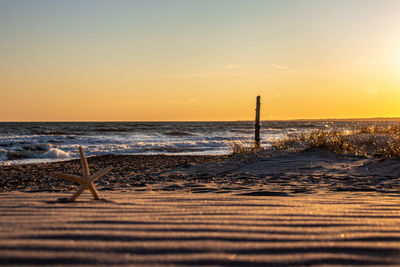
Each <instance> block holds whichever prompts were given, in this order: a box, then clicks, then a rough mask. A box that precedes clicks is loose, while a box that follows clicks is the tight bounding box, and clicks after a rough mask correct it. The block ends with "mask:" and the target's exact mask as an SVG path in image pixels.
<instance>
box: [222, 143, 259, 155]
mask: <svg viewBox="0 0 400 267" xmlns="http://www.w3.org/2000/svg"><path fill="white" fill-rule="evenodd" d="M229 150H230V154H231V155H245V154H257V153H258V152H260V151H261V150H263V149H262V148H261V147H257V146H255V144H254V142H251V141H249V142H241V141H233V142H231V143H229Z"/></svg>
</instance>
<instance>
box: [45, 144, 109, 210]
mask: <svg viewBox="0 0 400 267" xmlns="http://www.w3.org/2000/svg"><path fill="white" fill-rule="evenodd" d="M79 155H80V159H81V166H82V174H83V176H76V175H71V174H64V173H60V172H55V173H53V174H54V176H56V177H58V178H62V179H65V180H68V181H72V182H77V183H79V184H80V187H79V189H78V191H76V192H75V193H74V194H73V195H72V196H71V197H69V198H67V201H69V202H72V201H74V200H76V199H77V198H78V197H79V196H80V195H81V194H82V193H83V191H85V190H86V189H89V191H90V192H91V193H92V195H93V197H94V199H96V200H99V199H100V196H99V192H98V191H97V189H96V187H95V186H94V182H95V181H96V180H98V179H99V178H100V177H102V176H104V175H105V174H106V173H108V172H109V171H110V170H111V169H112V168H111V167H108V168H104V169H102V170H100V171H98V172H96V173H95V174H93V175H90V171H89V165H88V162H87V159H86V156H85V153H83V149H82V147H81V146H80V147H79Z"/></svg>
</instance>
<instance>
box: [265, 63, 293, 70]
mask: <svg viewBox="0 0 400 267" xmlns="http://www.w3.org/2000/svg"><path fill="white" fill-rule="evenodd" d="M269 66H270V67H273V68H275V69H279V70H288V69H290V68H289V67H288V66H284V65H280V64H269Z"/></svg>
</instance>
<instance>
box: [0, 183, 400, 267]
mask: <svg viewBox="0 0 400 267" xmlns="http://www.w3.org/2000/svg"><path fill="white" fill-rule="evenodd" d="M186 189H187V188H185V189H176V190H174V191H170V192H169V191H157V190H154V191H147V190H146V191H125V192H121V191H113V192H110V191H105V192H102V195H103V197H104V198H105V200H102V201H93V200H91V199H90V195H89V194H88V193H87V192H86V193H85V194H84V195H83V197H82V199H80V201H78V202H75V203H58V202H57V201H56V200H57V198H60V197H65V196H67V195H68V194H70V193H48V192H40V193H20V192H11V193H1V194H0V199H1V201H0V227H1V230H2V231H1V233H0V263H1V264H4V265H76V264H80V265H94V264H96V265H99V264H100V265H143V266H154V265H160V266H168V265H186V266H189V265H190V266H193V265H197V266H216V265H218V266H299V265H300V266H302V265H305V266H307V265H314V264H317V265H318V264H329V265H360V266H365V265H400V256H399V255H400V213H399V211H400V207H399V204H400V201H399V196H398V195H391V194H379V193H343V192H342V193H326V194H296V195H291V194H288V195H287V196H255V195H253V196H252V195H250V196H243V195H240V194H241V193H242V191H240V190H236V191H235V193H210V192H207V193H193V192H188V191H187V190H186ZM243 192H248V190H244V191H243Z"/></svg>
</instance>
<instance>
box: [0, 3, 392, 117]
mask: <svg viewBox="0 0 400 267" xmlns="http://www.w3.org/2000/svg"><path fill="white" fill-rule="evenodd" d="M257 95H261V119H263V120H288V119H324V118H325V119H326V118H371V117H400V1H397V0H379V1H378V0H335V1H328V0H269V1H268V0H264V1H261V0H243V1H239V0H229V1H228V0H212V1H210V0H142V1H134V0H131V1H127V0H113V1H109V0H79V1H78V0H68V1H61V0H60V1H58V0H35V1H31V0H25V1H24V0H0V121H220V120H233V121H235V120H252V119H254V116H255V115H254V113H255V112H254V109H255V99H256V96H257Z"/></svg>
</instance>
